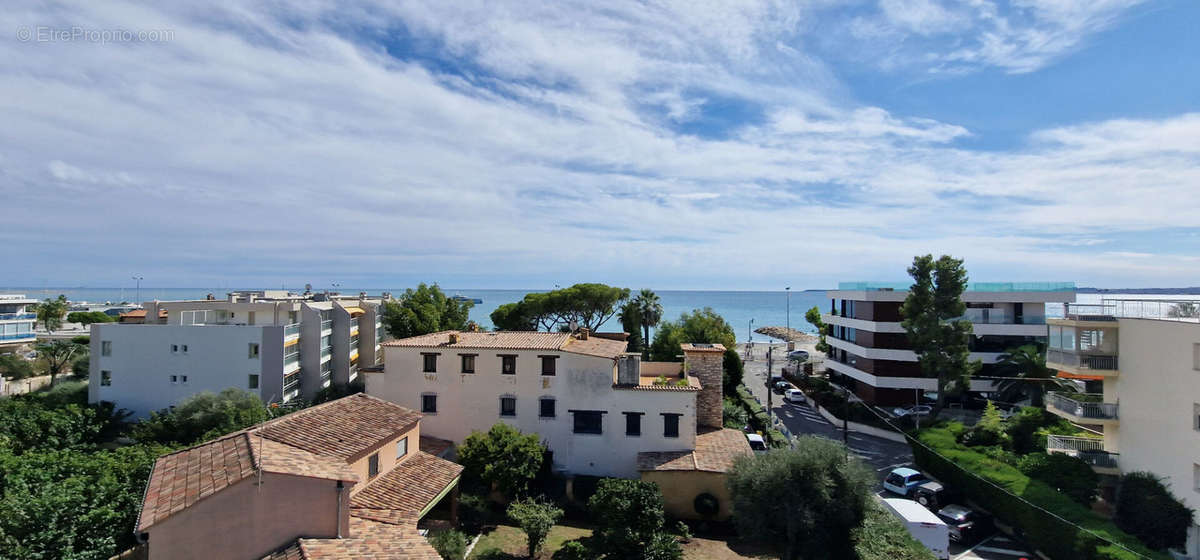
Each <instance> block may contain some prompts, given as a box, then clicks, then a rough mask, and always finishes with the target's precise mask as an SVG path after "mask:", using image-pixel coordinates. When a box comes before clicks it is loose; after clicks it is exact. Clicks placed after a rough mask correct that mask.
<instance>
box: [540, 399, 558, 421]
mask: <svg viewBox="0 0 1200 560" xmlns="http://www.w3.org/2000/svg"><path fill="white" fill-rule="evenodd" d="M538 403H539V404H540V405H541V406H540V407H539V408H538V416H539V417H542V418H554V399H542V400H540V401H538Z"/></svg>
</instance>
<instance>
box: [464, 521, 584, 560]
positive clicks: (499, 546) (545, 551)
mask: <svg viewBox="0 0 1200 560" xmlns="http://www.w3.org/2000/svg"><path fill="white" fill-rule="evenodd" d="M591 535H592V530H591V529H587V528H583V527H571V526H568V525H555V526H554V528H553V529H551V530H550V535H549V536H548V537H546V544H545V545H543V546H542V553H541V554H540V555H539V556H538V560H549V558H550V557H551V556H553V555H554V553H555V552H556V551H558V549H560V548H562V545H563V543H565V542H567V541H573V540H575V539H579V538H582V537H590V536H591ZM525 545H526V540H525V532H524V531H522V530H521V528H520V527H513V526H511V525H497V526H496V527H495V528H494V529H492V528H489V529H485V530H484V531H483V536H481V537H479V542H478V543H476V544H475V549H474V550H472V551H471V556H469V557H468V558H471V559H473V560H514V559H518V558H521V559H523V558H528V557H529V556H528V554H529V551H528V549H527V548H526V546H525Z"/></svg>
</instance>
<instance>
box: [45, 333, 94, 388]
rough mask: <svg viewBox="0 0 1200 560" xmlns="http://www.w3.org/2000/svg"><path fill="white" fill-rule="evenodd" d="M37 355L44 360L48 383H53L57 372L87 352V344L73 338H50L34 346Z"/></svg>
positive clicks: (60, 371)
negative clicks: (48, 378)
mask: <svg viewBox="0 0 1200 560" xmlns="http://www.w3.org/2000/svg"><path fill="white" fill-rule="evenodd" d="M34 348H35V349H36V350H37V353H38V357H39V358H41V359H42V360H44V361H45V363H46V369H47V373H49V374H50V384H51V385H53V384H54V382H55V381H56V380H57V378H58V374H60V373H62V370H63V369H64V368H66V367H67V364H69V363H71V360H72V359H74V358H75V357H76V356H78V355H80V354H85V353H87V346H85V345H83V344H80V343H79V342H76V341H75V340H52V341H50V342H43V343H41V344H38V345H37V346H34Z"/></svg>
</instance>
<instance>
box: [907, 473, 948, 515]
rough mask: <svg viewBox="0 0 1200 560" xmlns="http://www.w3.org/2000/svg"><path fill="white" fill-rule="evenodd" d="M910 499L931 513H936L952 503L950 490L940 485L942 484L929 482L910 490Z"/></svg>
mask: <svg viewBox="0 0 1200 560" xmlns="http://www.w3.org/2000/svg"><path fill="white" fill-rule="evenodd" d="M912 498H913V499H914V500H916V501H917V503H918V504H921V505H923V506H925V507H927V508H929V509H930V510H932V511H937V510H939V509H941V508H942V507H943V506H946V505H947V504H949V503H950V502H952V501H954V496H952V495H951V493H950V489H948V488H946V487H945V486H943V485H942V483H940V482H937V481H934V480H931V481H929V482H925V483H922V484H921V485H920V486H917V487H916V488H913V489H912Z"/></svg>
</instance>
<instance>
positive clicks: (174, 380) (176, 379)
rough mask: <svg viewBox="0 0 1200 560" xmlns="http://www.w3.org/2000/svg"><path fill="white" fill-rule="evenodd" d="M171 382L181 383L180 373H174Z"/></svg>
mask: <svg viewBox="0 0 1200 560" xmlns="http://www.w3.org/2000/svg"><path fill="white" fill-rule="evenodd" d="M171 383H179V376H178V375H172V376H171Z"/></svg>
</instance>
